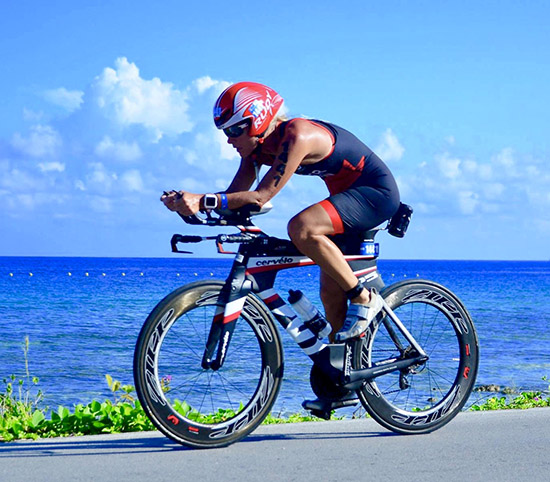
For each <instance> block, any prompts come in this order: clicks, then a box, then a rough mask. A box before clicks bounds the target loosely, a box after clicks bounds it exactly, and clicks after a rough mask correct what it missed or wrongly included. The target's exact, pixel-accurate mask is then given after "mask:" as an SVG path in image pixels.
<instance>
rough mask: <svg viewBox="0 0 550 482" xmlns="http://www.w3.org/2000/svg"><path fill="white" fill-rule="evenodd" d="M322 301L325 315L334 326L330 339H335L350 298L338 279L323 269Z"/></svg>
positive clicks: (321, 278)
mask: <svg viewBox="0 0 550 482" xmlns="http://www.w3.org/2000/svg"><path fill="white" fill-rule="evenodd" d="M320 294H321V301H322V302H323V306H324V308H325V316H326V318H327V320H328V321H329V323H330V325H331V326H332V333H331V334H330V336H329V339H330V341H334V335H335V334H336V332H337V331H339V330H340V328H342V325H343V324H344V319H345V318H346V312H347V310H348V299H347V297H346V293H345V292H344V290H343V289H342V288H340V286H339V285H338V283H336V281H334V280H333V279H332V278H331V277H330V276H329V275H327V274H325V273H324V272H323V271H321V277H320Z"/></svg>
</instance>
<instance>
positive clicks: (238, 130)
mask: <svg viewBox="0 0 550 482" xmlns="http://www.w3.org/2000/svg"><path fill="white" fill-rule="evenodd" d="M246 129H248V121H247V122H241V123H240V124H234V125H232V126H229V127H226V128H225V129H224V130H223V132H224V134H225V135H226V136H227V137H239V136H240V135H242V133H243V132H244V131H245V130H246Z"/></svg>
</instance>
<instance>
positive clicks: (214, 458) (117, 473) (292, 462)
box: [0, 408, 550, 482]
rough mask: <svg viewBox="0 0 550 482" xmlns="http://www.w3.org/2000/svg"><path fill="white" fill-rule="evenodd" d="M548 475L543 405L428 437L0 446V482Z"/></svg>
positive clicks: (153, 438) (464, 420)
mask: <svg viewBox="0 0 550 482" xmlns="http://www.w3.org/2000/svg"><path fill="white" fill-rule="evenodd" d="M127 480H129V481H132V482H140V481H151V482H157V481H158V482H160V481H174V482H175V481H200V482H203V481H214V480H215V481H220V482H222V481H223V482H226V481H239V482H245V481H246V482H248V481H262V482H269V481H275V480H276V481H300V482H302V481H316V482H318V481H346V482H347V481H354V480H361V481H363V480H369V481H386V480H387V481H407V482H411V481H420V480H422V481H431V480H437V481H440V480H445V481H455V480H456V481H465V480H470V481H472V480H473V481H478V480H479V481H493V480H495V481H497V480H498V481H522V480H526V481H539V480H540V481H542V480H544V481H548V480H550V408H539V409H531V410H523V411H498V412H466V413H461V414H459V415H458V416H457V417H456V418H455V419H454V420H453V421H452V422H450V424H448V425H446V426H445V427H443V428H442V429H440V430H438V431H436V432H434V433H431V434H428V435H416V436H401V435H395V434H393V433H391V432H388V431H386V430H385V429H383V428H382V427H380V426H379V425H377V424H376V422H374V421H373V420H369V419H366V420H365V419H362V420H348V421H345V420H344V421H334V422H318V423H299V424H286V425H270V426H262V427H260V428H259V429H258V430H256V431H255V432H254V433H253V434H251V435H250V436H248V437H247V438H246V439H244V440H243V441H241V442H238V443H236V444H233V445H231V446H229V447H226V448H223V449H211V450H191V449H186V448H184V447H182V446H180V445H177V444H175V443H173V442H171V441H170V440H169V439H167V438H165V437H164V436H162V435H161V434H159V433H157V432H145V433H138V434H121V435H109V436H87V437H71V438H58V439H42V440H38V441H19V442H13V443H9V444H0V481H2V482H18V481H25V482H42V481H47V482H65V481H67V482H78V481H101V482H110V481H117V482H123V481H127Z"/></svg>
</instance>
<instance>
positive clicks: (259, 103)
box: [249, 91, 273, 128]
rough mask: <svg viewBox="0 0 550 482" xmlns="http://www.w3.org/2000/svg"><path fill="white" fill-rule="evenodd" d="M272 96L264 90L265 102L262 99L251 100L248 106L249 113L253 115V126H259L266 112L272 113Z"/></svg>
mask: <svg viewBox="0 0 550 482" xmlns="http://www.w3.org/2000/svg"><path fill="white" fill-rule="evenodd" d="M271 101H272V97H271V94H270V93H269V92H268V91H266V99H265V102H264V101H263V100H259V99H257V100H255V101H254V102H252V105H251V106H250V108H249V111H250V113H251V114H252V116H253V117H254V127H256V128H258V127H260V126H261V125H262V124H263V122H264V121H265V118H266V117H267V115H268V113H269V114H270V115H271V114H272V113H273V104H272V103H271Z"/></svg>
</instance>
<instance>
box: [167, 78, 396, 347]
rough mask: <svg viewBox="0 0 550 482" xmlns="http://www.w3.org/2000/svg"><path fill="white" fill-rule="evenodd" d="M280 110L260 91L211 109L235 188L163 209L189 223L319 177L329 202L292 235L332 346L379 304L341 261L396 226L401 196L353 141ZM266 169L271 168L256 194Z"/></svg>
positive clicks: (234, 88) (244, 86)
mask: <svg viewBox="0 0 550 482" xmlns="http://www.w3.org/2000/svg"><path fill="white" fill-rule="evenodd" d="M282 104H283V99H282V97H281V96H280V95H279V94H278V93H277V92H275V91H274V90H273V89H271V88H269V87H267V86H265V85H262V84H258V83H253V82H239V83H236V84H233V85H231V86H230V87H228V88H227V89H226V90H225V91H224V92H222V94H221V95H220V97H219V98H218V100H217V101H216V103H215V105H214V122H215V124H216V127H217V128H218V129H223V131H224V133H225V134H226V135H227V138H228V139H227V142H228V143H229V144H230V145H232V146H233V147H234V148H235V149H236V150H237V152H238V153H239V155H240V156H241V161H240V166H239V168H238V170H237V173H236V175H235V177H234V179H233V181H232V182H231V184H230V186H229V187H228V189H227V190H226V191H225V192H222V193H215V194H214V193H211V194H194V193H190V192H186V191H179V192H174V191H172V192H170V193H168V194H164V195H163V196H162V197H161V201H162V202H163V203H164V204H165V205H166V207H167V208H168V209H170V210H172V211H177V212H179V213H180V214H182V215H185V216H189V215H192V214H195V213H197V212H198V211H199V210H205V209H237V208H240V207H242V206H245V205H248V204H256V205H258V206H262V205H264V204H265V203H266V202H267V201H269V200H270V199H271V198H273V197H274V196H275V195H276V194H277V193H278V192H279V191H280V190H281V189H282V188H283V186H284V185H285V184H286V183H287V182H288V180H289V179H290V177H291V176H292V175H293V174H295V173H296V174H303V175H315V176H319V177H321V178H322V179H323V180H324V181H325V183H326V185H327V187H328V190H329V193H330V196H329V197H328V198H327V199H324V200H322V201H320V202H318V203H316V204H313V205H312V206H309V207H308V208H306V209H304V210H303V211H301V212H300V213H298V214H296V215H295V216H294V217H293V218H292V219H291V220H290V221H289V223H288V235H289V237H290V239H291V240H292V242H293V243H294V245H295V246H296V247H297V248H298V249H299V250H300V251H301V252H302V253H303V254H304V255H306V256H308V257H310V258H311V259H312V260H313V261H314V262H315V263H316V264H317V265H319V267H320V269H321V283H320V284H321V301H322V302H323V305H324V308H325V313H326V317H327V319H328V321H329V322H330V323H331V325H332V328H333V334H334V335H331V340H336V341H344V340H346V339H348V338H351V337H354V336H358V335H360V334H361V333H362V332H364V331H365V330H366V328H367V327H368V325H369V323H370V322H371V321H372V320H373V319H374V317H375V316H376V315H377V314H378V312H379V311H380V309H381V306H382V299H381V297H380V295H379V294H378V293H376V291H375V290H374V289H373V290H371V291H370V292H369V290H367V289H365V288H363V286H362V285H361V284H360V283H358V281H357V278H356V277H355V275H354V274H353V272H352V270H351V268H350V267H349V265H348V264H347V262H346V261H345V259H344V255H343V253H347V252H350V254H357V253H358V246H359V242H360V241H361V239H360V236H358V233H361V232H364V231H366V230H368V229H371V228H373V227H375V226H377V225H379V224H380V223H382V222H384V221H385V220H387V219H389V218H391V216H392V215H393V214H394V213H395V212H396V211H397V208H398V207H399V191H398V188H397V184H396V182H395V180H394V177H393V175H392V174H391V172H390V170H389V169H388V167H387V166H386V165H385V164H384V163H383V162H382V160H380V158H379V157H378V156H377V155H376V154H374V153H373V152H372V150H371V149H369V148H368V147H367V146H366V145H365V144H363V143H362V142H361V141H360V140H359V139H357V137H355V136H354V135H353V134H351V133H350V132H348V131H346V130H345V129H342V128H341V127H338V126H336V125H334V124H330V123H328V122H325V121H319V120H309V119H303V118H295V119H291V120H287V119H286V117H284V116H282V115H280V110H281V107H282ZM262 165H267V166H269V167H270V168H269V170H268V171H267V173H266V174H265V175H264V176H263V178H262V179H261V181H260V182H259V184H258V186H257V187H256V188H255V189H251V187H252V185H253V183H254V180H255V179H256V177H257V173H258V172H259V168H260V167H261V166H262ZM348 300H349V301H350V305H349V308H348Z"/></svg>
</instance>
